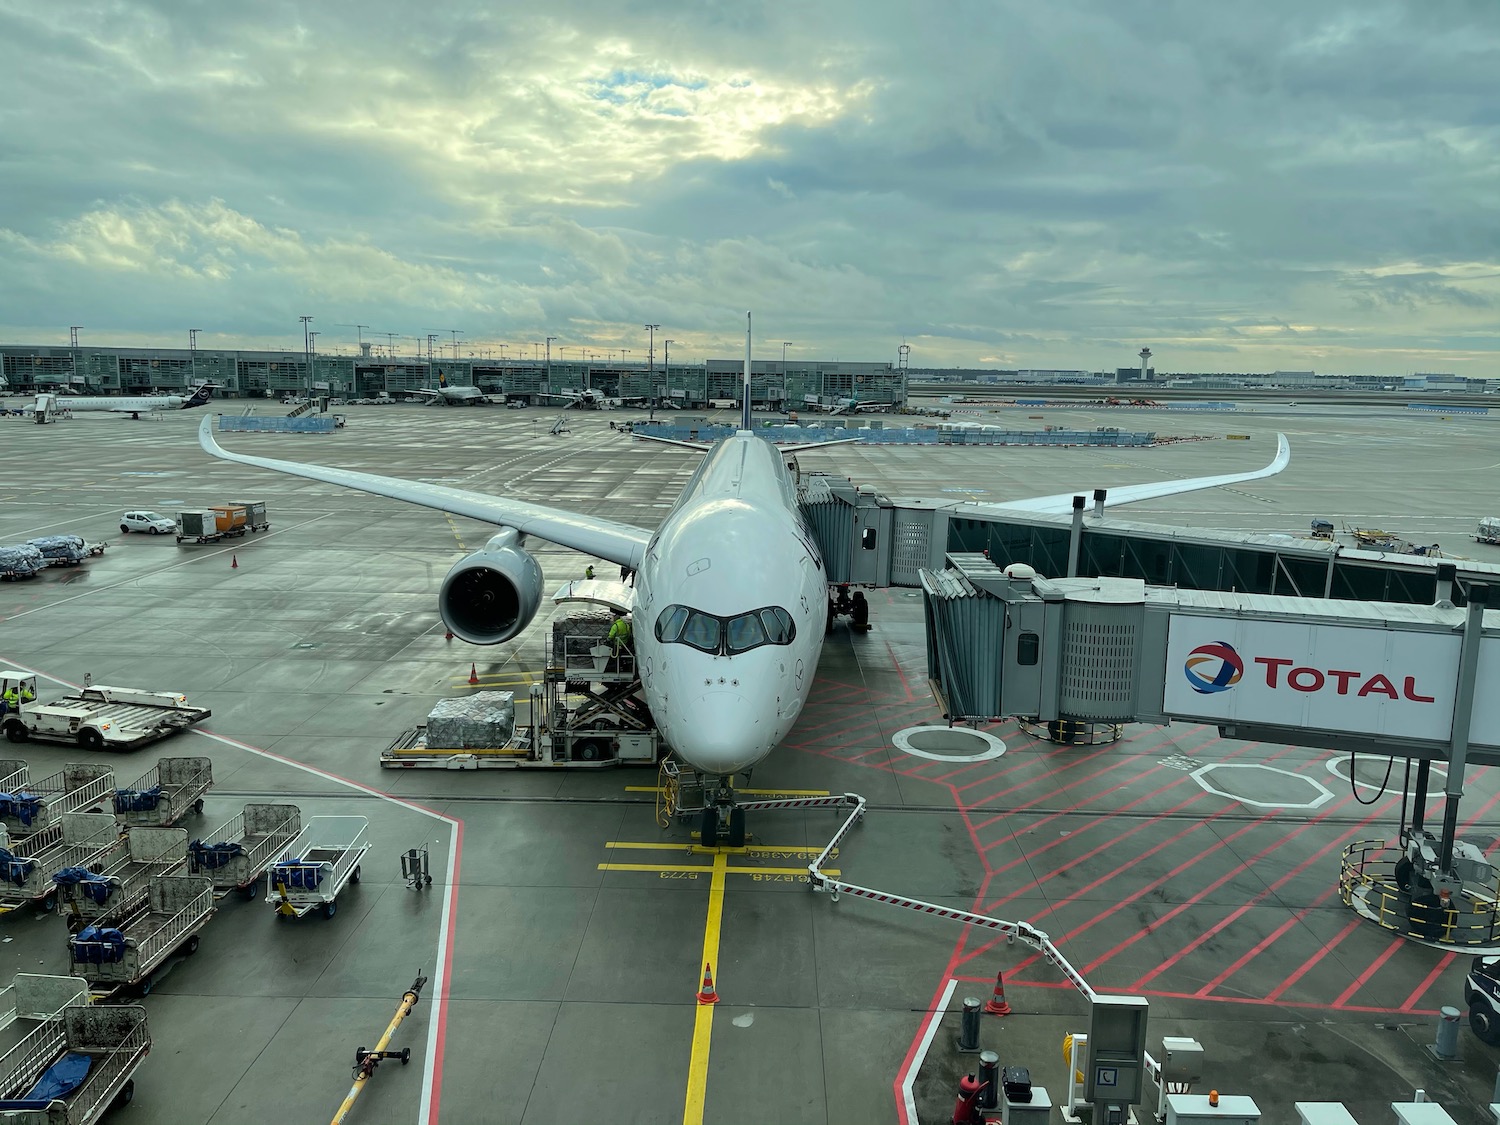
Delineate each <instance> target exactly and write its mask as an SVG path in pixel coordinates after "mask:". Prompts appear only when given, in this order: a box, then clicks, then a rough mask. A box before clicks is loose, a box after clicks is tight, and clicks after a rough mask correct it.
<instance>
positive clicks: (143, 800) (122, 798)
mask: <svg viewBox="0 0 1500 1125" xmlns="http://www.w3.org/2000/svg"><path fill="white" fill-rule="evenodd" d="M160 802H161V786H160V785H153V786H152V787H151V788H150V789H116V790H115V812H117V813H122V812H150V811H151V810H152V809H154V808H156V806H157V805H158V804H159V803H160Z"/></svg>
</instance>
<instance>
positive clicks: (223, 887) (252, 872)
mask: <svg viewBox="0 0 1500 1125" xmlns="http://www.w3.org/2000/svg"><path fill="white" fill-rule="evenodd" d="M301 831H302V810H301V809H299V808H298V807H297V806H296V805H259V804H250V805H246V806H245V808H244V811H242V812H240V813H239V814H237V815H236V816H235V817H233V818H232V819H231V820H229V821H228V823H226V824H221V825H219V827H218V828H215V829H214V830H213V831H212V832H207V833H204V835H203V838H202V839H200V840H193V841H192V842H191V843H189V844H188V868H189V870H190V871H191V872H192V873H193V874H194V875H200V874H201V875H207V876H208V877H209V878H211V879H212V880H213V883H214V895H215V896H216V897H222V896H224V895H226V894H228V893H229V892H230V891H239V892H240V893H241V894H243V895H244V896H245V897H246V898H254V897H255V895H256V886H257V885H258V884H259V883H260V877H261V875H263V874H264V873H265V871H266V868H268V867H270V866H271V863H272V861H273V860H274V859H276V857H277V856H279V855H281V854H282V849H284V848H285V847H286V845H287V844H290V843H291V842H292V841H293V840H295V839H296V838H297V836H298V834H299V833H300V832H301Z"/></svg>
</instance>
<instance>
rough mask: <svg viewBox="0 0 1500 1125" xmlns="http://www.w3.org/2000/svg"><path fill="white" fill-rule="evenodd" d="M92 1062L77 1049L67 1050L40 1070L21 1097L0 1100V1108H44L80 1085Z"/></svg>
mask: <svg viewBox="0 0 1500 1125" xmlns="http://www.w3.org/2000/svg"><path fill="white" fill-rule="evenodd" d="M93 1062H94V1060H93V1059H92V1058H90V1057H89V1056H88V1055H85V1054H81V1053H80V1052H78V1051H69V1052H68V1053H67V1054H66V1055H64V1056H63V1057H62V1058H60V1059H58V1060H57V1061H56V1062H55V1063H53V1064H52V1065H51V1066H49V1067H48V1068H47V1069H46V1070H44V1071H42V1076H41V1077H40V1078H38V1079H37V1080H36V1085H35V1086H33V1087H32V1088H31V1089H30V1090H27V1091H26V1093H25V1094H23V1095H21V1097H19V1098H12V1099H10V1100H8V1101H0V1110H5V1109H46V1108H47V1105H48V1103H50V1102H52V1101H55V1100H56V1099H58V1098H66V1097H67V1096H68V1095H69V1094H71V1093H72V1092H73V1091H74V1090H76V1089H78V1087H80V1086H82V1085H83V1080H84V1079H85V1078H87V1077H88V1074H89V1067H90V1066H92V1065H93Z"/></svg>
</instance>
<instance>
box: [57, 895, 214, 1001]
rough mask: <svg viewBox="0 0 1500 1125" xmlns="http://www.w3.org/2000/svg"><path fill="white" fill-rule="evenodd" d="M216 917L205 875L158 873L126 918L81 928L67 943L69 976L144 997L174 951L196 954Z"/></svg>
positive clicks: (105, 990) (103, 990)
mask: <svg viewBox="0 0 1500 1125" xmlns="http://www.w3.org/2000/svg"><path fill="white" fill-rule="evenodd" d="M213 913H214V884H213V880H212V879H209V878H208V877H207V876H205V875H156V876H153V877H152V878H151V880H150V882H149V883H148V884H147V886H146V895H145V897H144V898H142V899H140V900H139V901H137V902H136V903H134V904H133V905H132V906H131V907H130V909H128V910H127V911H125V913H124V914H121V915H117V916H116V917H114V918H110V919H104V920H101V921H99V922H97V923H96V924H94V925H92V926H85V927H84V928H83V929H82V930H81V931H79V932H78V933H76V934H74V935H73V936H72V937H70V938H69V939H68V955H69V957H70V959H71V961H72V969H71V972H72V974H73V975H74V976H75V977H82V978H83V979H84V980H86V981H88V982H89V985H90V986H91V987H92V988H93V990H94V991H95V992H96V993H102V994H104V995H109V994H111V993H113V992H116V991H118V990H120V989H122V988H129V989H133V990H135V991H136V992H137V993H138V994H139V995H141V996H145V995H146V994H147V993H148V992H150V991H151V974H152V973H154V972H155V971H156V970H157V969H159V968H160V967H161V966H162V964H163V963H164V962H165V961H166V960H167V958H168V957H170V956H172V954H174V953H182V954H183V955H184V956H191V955H192V954H194V953H196V952H198V934H199V931H201V930H202V929H203V927H204V926H206V925H208V920H209V919H210V918H212V917H213Z"/></svg>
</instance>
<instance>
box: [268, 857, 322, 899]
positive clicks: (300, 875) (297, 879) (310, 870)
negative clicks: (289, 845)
mask: <svg viewBox="0 0 1500 1125" xmlns="http://www.w3.org/2000/svg"><path fill="white" fill-rule="evenodd" d="M322 882H323V865H322V864H321V863H303V862H302V861H301V860H300V859H284V860H282V861H281V862H280V863H278V864H277V865H276V869H275V871H273V872H272V873H271V885H272V886H275V885H276V884H277V883H280V884H281V885H282V886H284V887H286V888H288V889H289V890H298V891H315V890H317V889H318V885H319V884H320V883H322Z"/></svg>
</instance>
